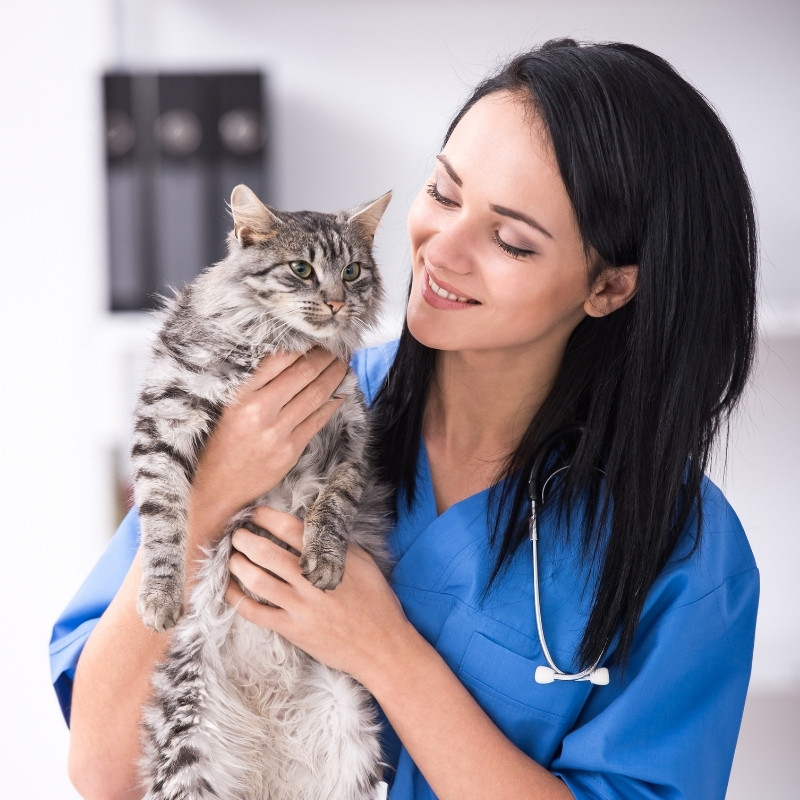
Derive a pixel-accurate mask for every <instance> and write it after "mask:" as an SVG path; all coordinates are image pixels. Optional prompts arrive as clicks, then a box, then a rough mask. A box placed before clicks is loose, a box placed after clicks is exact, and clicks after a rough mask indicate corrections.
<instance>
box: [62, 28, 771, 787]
mask: <svg viewBox="0 0 800 800" xmlns="http://www.w3.org/2000/svg"><path fill="white" fill-rule="evenodd" d="M408 227H409V234H410V241H411V253H412V279H411V287H410V293H409V301H408V313H407V321H406V326H405V328H404V330H403V333H402V336H401V339H400V341H399V343H396V344H391V345H387V346H384V347H381V348H377V349H374V350H370V351H366V352H363V353H360V354H358V355H357V356H356V358H355V360H354V364H353V366H354V368H355V370H356V372H357V373H358V375H359V378H360V381H361V385H362V388H363V390H364V392H365V394H366V396H367V398H368V400H369V401H370V402H371V404H372V406H373V408H374V412H375V417H376V420H377V425H378V435H379V442H378V444H379V448H380V451H381V453H380V456H381V459H380V463H381V464H382V465H384V469H385V473H386V477H387V478H388V479H389V480H390V481H391V482H392V483H393V485H394V486H395V487H396V490H397V506H396V512H397V517H396V524H395V527H394V529H393V532H392V534H391V543H392V547H393V550H394V554H395V557H396V559H397V565H396V567H395V570H394V572H393V575H392V579H391V582H390V583H387V582H386V581H385V580H384V579H383V577H382V576H381V574H380V572H379V570H378V569H377V568H376V567H375V565H374V563H373V562H372V561H371V560H370V559H369V558H368V557H367V556H366V555H365V554H364V553H362V552H359V551H358V550H356V549H352V550H351V552H350V553H349V554H348V559H347V565H346V570H345V577H344V580H343V582H342V584H341V585H340V586H339V587H338V588H337V589H336V590H334V591H331V592H322V591H319V590H317V589H315V588H314V587H313V586H311V585H310V584H309V583H308V582H307V581H305V580H304V579H303V578H302V576H301V574H300V569H299V564H298V561H297V559H295V558H294V557H293V556H292V555H291V554H290V553H289V552H288V551H286V550H284V549H281V548H279V547H277V546H274V545H273V544H271V543H270V542H269V541H268V540H266V539H262V538H260V537H257V536H255V535H253V534H250V533H248V532H247V531H244V530H242V531H238V532H237V533H236V534H235V535H234V547H235V551H236V552H235V554H234V555H233V557H232V559H231V562H230V569H231V572H232V573H233V574H234V575H236V576H237V577H238V578H239V580H240V581H241V582H242V584H244V585H245V586H247V587H249V588H250V589H252V590H253V591H254V592H256V593H257V594H258V595H260V596H263V597H265V598H267V599H269V600H270V601H271V602H272V603H274V607H268V606H263V605H259V604H257V603H255V602H253V601H251V600H249V599H248V598H245V597H243V595H242V593H241V591H240V590H239V589H238V587H237V586H236V584H235V583H231V585H230V587H229V589H228V594H227V597H228V600H229V602H231V603H232V604H238V609H239V613H241V614H242V615H243V616H244V617H246V618H247V619H249V620H251V621H252V622H255V623H256V624H259V625H263V626H266V627H270V628H273V629H274V630H276V631H278V632H279V633H281V634H283V635H284V636H286V637H287V638H288V639H290V640H291V641H293V642H294V643H296V644H297V645H299V646H300V647H302V648H303V649H305V650H307V651H308V652H309V653H311V654H312V655H313V656H315V657H316V658H318V659H320V660H322V661H323V662H325V663H327V664H329V665H331V666H333V667H336V668H339V669H342V670H345V671H347V672H349V673H350V674H352V675H353V676H355V677H356V678H357V679H358V680H359V681H361V682H362V683H363V684H364V685H365V686H366V687H367V688H368V689H369V690H370V691H371V692H372V693H373V694H374V696H375V698H376V699H377V701H378V703H379V704H380V706H381V708H382V710H383V712H384V713H385V715H386V718H387V720H388V723H389V726H387V736H386V755H387V760H388V761H389V762H390V763H391V765H392V770H391V772H390V774H389V775H388V776H387V778H388V780H389V782H390V783H391V789H390V797H391V798H393V800H395V799H396V800H406V799H407V798H415V800H421V798H431V797H434V796H436V797H439V798H442V800H446V799H447V798H453V800H466V799H467V798H480V800H487V799H489V798H512V797H513V798H569V797H573V796H574V797H576V798H612V797H613V798H617V797H625V798H702V799H703V800H709V798H722V797H724V795H725V788H726V785H727V779H728V774H729V770H730V765H731V761H732V757H733V751H734V746H735V742H736V737H737V733H738V729H739V723H740V720H741V714H742V708H743V704H744V698H745V694H746V690H747V684H748V680H749V674H750V664H751V658H752V647H753V634H754V627H755V617H756V607H757V602H758V573H757V569H756V567H755V564H754V561H753V557H752V554H751V552H750V549H749V546H748V544H747V540H746V538H745V535H744V533H743V531H742V529H741V526H740V524H739V522H738V520H737V519H736V516H735V514H734V513H733V511H732V510H731V508H730V507H729V505H728V504H727V503H726V501H725V499H724V498H723V496H722V495H721V493H720V492H719V490H718V489H717V488H716V487H714V486H713V484H711V483H710V482H709V481H708V480H707V479H705V478H704V477H703V471H704V468H705V467H706V465H707V463H708V459H709V452H710V448H711V446H712V444H713V442H714V440H715V436H716V434H717V433H718V431H719V429H720V426H721V425H723V424H724V422H725V420H726V418H727V416H728V415H729V414H730V412H731V410H732V409H733V408H734V406H735V404H736V401H737V400H738V398H739V397H740V395H741V393H742V390H743V388H744V385H745V381H746V378H747V376H748V373H749V369H750V365H751V360H752V355H753V346H754V337H755V320H754V316H755V313H754V310H755V265H756V235H755V222H754V217H753V209H752V203H751V198H750V192H749V188H748V184H747V180H746V178H745V175H744V173H743V170H742V167H741V163H740V160H739V158H738V156H737V153H736V149H735V147H734V145H733V143H732V142H731V140H730V137H729V136H728V134H727V132H726V130H725V128H724V127H723V125H722V124H721V123H720V121H719V120H718V118H717V116H716V115H715V114H714V112H713V111H712V110H711V108H710V107H709V106H708V104H707V103H706V101H705V100H704V99H703V98H702V97H701V96H700V95H699V94H698V93H697V92H696V91H695V90H694V89H692V88H691V87H690V86H689V85H688V84H687V83H686V82H685V81H684V80H683V79H682V78H680V77H679V76H678V75H677V74H676V73H675V72H674V71H673V70H672V68H671V67H670V66H669V65H668V64H666V63H665V62H664V61H663V60H661V59H660V58H658V57H656V56H654V55H653V54H651V53H649V52H647V51H644V50H641V49H639V48H636V47H633V46H630V45H622V44H607V45H586V46H579V45H577V44H576V43H574V42H572V41H556V42H550V43H548V44H546V45H544V46H543V47H541V48H540V49H538V50H535V51H533V52H530V53H527V54H525V55H523V56H520V57H518V58H515V59H514V60H513V61H512V62H511V63H509V64H508V65H507V66H506V67H505V68H503V69H502V71H500V72H499V73H498V74H496V75H495V76H493V77H491V78H490V79H488V80H487V81H486V82H485V83H483V84H482V85H481V86H479V87H478V88H477V89H476V91H475V93H474V94H473V96H472V97H471V98H470V99H469V101H468V102H467V103H466V105H465V106H464V108H463V109H462V110H461V111H460V112H459V114H458V115H457V117H456V119H455V120H454V122H453V124H452V125H451V127H450V130H449V131H448V133H447V136H446V139H445V144H444V147H443V149H442V151H441V153H440V154H439V156H438V157H437V159H436V165H435V169H434V172H433V175H432V176H431V178H430V181H429V182H428V184H427V185H426V186H425V187H423V189H422V190H421V192H420V194H419V196H418V198H417V199H416V201H415V202H414V204H413V206H412V209H411V212H410V214H409V223H408ZM343 372H344V367H343V366H342V365H341V364H339V363H337V362H335V361H333V360H332V359H331V357H330V356H329V355H327V354H326V353H325V352H324V351H314V352H312V353H311V354H310V355H309V356H308V357H307V358H300V359H297V358H295V357H292V356H286V357H276V358H274V359H270V360H268V361H266V362H264V364H263V365H262V367H261V369H260V370H259V373H258V374H257V375H256V376H255V378H254V379H253V381H251V382H250V384H249V385H248V387H247V390H246V391H245V392H243V393H242V394H241V397H240V399H239V401H238V402H237V403H236V404H234V405H232V406H231V407H229V408H228V409H227V410H226V412H225V413H224V415H223V417H222V419H221V421H220V424H219V427H218V428H217V429H216V431H215V433H214V435H213V437H212V439H211V441H210V443H209V445H208V447H207V449H206V451H205V453H204V455H203V458H202V461H201V464H200V467H199V469H198V472H197V476H196V479H195V481H194V486H193V494H192V501H191V509H190V520H189V527H190V534H191V539H192V542H193V543H194V550H193V552H192V553H190V555H189V562H190V564H191V563H193V560H194V559H193V558H192V556H193V555H196V553H197V548H199V547H200V546H202V545H203V544H204V543H207V542H208V541H209V540H210V539H212V538H213V537H214V536H215V535H218V532H219V531H221V530H222V529H223V527H224V522H225V520H226V519H228V518H229V517H230V516H231V514H232V513H234V512H235V511H236V510H237V509H238V508H240V507H241V506H243V505H244V504H245V503H246V502H247V501H248V500H249V499H250V498H251V497H254V496H256V495H258V494H259V493H261V492H263V491H265V490H266V489H268V488H269V487H271V486H273V485H274V484H275V483H277V482H278V481H279V480H280V478H281V477H282V476H283V475H284V474H285V473H286V472H287V471H288V469H289V468H290V467H291V465H292V464H293V463H294V461H295V460H296V459H297V457H298V455H299V453H300V452H301V451H302V449H303V447H304V446H305V444H306V443H307V442H308V441H309V439H310V438H311V437H312V436H313V434H314V433H315V432H316V431H317V430H319V428H320V427H321V426H322V425H324V424H325V422H326V421H327V420H328V419H329V418H330V416H331V414H332V413H333V411H334V410H335V407H336V403H335V402H331V401H328V400H327V398H329V397H330V396H331V393H333V392H334V391H335V388H336V386H337V385H338V382H339V381H340V380H341V378H342V375H343ZM565 430H566V432H565V433H564V432H563V431H565ZM234 454H235V458H233V457H232V456H233V455H234ZM534 464H539V465H541V467H542V469H541V470H539V468H538V467H537V469H536V470H534V472H535V477H536V478H540V479H541V480H540V481H539V482H547V489H546V491H545V492H544V495H545V500H546V503H545V504H544V505H541V504H540V507H539V509H538V513H537V515H536V516H537V520H538V552H537V555H538V558H537V567H538V568H537V569H536V574H537V579H536V581H534V577H533V575H534V570H533V569H532V558H531V545H530V543H529V539H528V537H529V525H528V519H529V512H530V501H529V499H528V477H529V474H530V473H531V470H532V469H533V467H534ZM565 467H566V468H565ZM549 476H555V477H553V478H552V480H549V481H548V477H549ZM535 483H536V481H535ZM540 499H541V498H540ZM256 520H257V522H258V523H259V524H260V525H262V526H263V527H265V528H267V529H269V530H271V531H272V532H273V533H275V534H276V535H277V536H278V537H279V538H281V539H283V540H284V541H286V542H288V543H289V544H292V545H294V546H295V547H297V546H298V545H299V543H300V541H301V535H302V526H301V523H300V522H299V521H298V520H296V519H295V518H293V517H290V516H288V515H285V514H281V513H278V512H276V511H274V510H270V509H260V510H259V511H258V512H257V515H256ZM137 541H138V529H137V521H136V516H135V512H134V513H133V514H132V515H130V516H129V517H128V519H127V520H126V522H125V523H124V524H123V526H122V528H121V530H120V532H119V533H118V535H117V537H116V538H115V541H114V543H113V544H112V546H111V548H110V549H109V552H108V553H107V554H106V556H105V557H104V560H103V561H102V562H101V564H100V565H98V568H97V569H96V570H95V573H94V574H93V577H91V578H90V580H89V581H88V582H87V583H86V584H85V585H84V588H83V589H82V591H81V593H80V594H79V595H78V597H77V598H76V599H75V601H73V603H72V605H71V606H70V609H68V611H67V612H65V615H64V617H63V618H62V620H60V621H59V623H58V625H57V627H56V631H55V634H54V644H53V650H54V670H53V671H54V676H55V682H56V689H57V691H58V692H59V696H60V698H61V700H62V705H63V706H64V708H65V711H66V713H67V714H68V715H69V714H70V709H71V728H72V749H71V757H70V759H71V774H72V776H73V779H74V781H75V783H76V785H78V787H79V788H80V790H81V791H82V793H83V794H84V795H85V796H86V797H87V798H94V797H103V798H108V797H134V796H135V790H134V789H133V787H134V786H135V761H136V754H137V751H138V724H139V713H140V708H141V705H142V701H143V699H144V697H145V695H146V693H147V691H148V686H149V675H150V671H151V669H152V667H153V664H154V663H155V662H156V661H157V659H158V658H159V656H160V654H161V653H162V652H163V651H164V648H165V639H166V636H165V635H164V634H156V633H153V632H151V631H148V630H146V629H145V628H144V627H143V626H142V625H141V623H140V622H139V620H138V618H137V616H136V612H135V597H136V590H137V586H138V575H139V567H138V559H137V557H136V548H137ZM131 563H132V566H131ZM274 576H278V577H277V578H276V577H274ZM120 583H121V586H120ZM534 584H536V586H534ZM535 588H536V590H537V592H538V590H539V589H540V590H541V592H540V599H541V603H540V605H541V608H540V610H537V609H535V607H534V605H535V604H534V600H533V595H534V589H535ZM537 616H541V622H542V625H543V628H544V631H545V633H546V638H544V639H543V638H542V637H540V635H539V632H538V630H537ZM79 655H80V661H79V662H78V656H79ZM550 658H552V659H553V661H554V663H555V664H556V668H555V669H553V668H551V669H550V671H549V672H548V670H547V669H545V670H544V679H547V678H548V677H550V678H552V677H555V678H556V680H554V681H553V682H550V683H539V682H537V680H536V679H535V675H537V674H539V677H540V679H541V678H542V675H541V674H540V673H537V667H539V666H545V667H547V666H548V663H549V659H550ZM76 663H77V670H76V668H75V665H76ZM602 667H605V668H606V669H608V671H609V674H608V677H609V682H608V684H607V685H602V680H600V679H598V676H597V675H595V676H592V677H594V678H595V681H590V680H583V681H577V680H573V681H570V680H566V679H562V678H565V677H566V678H568V677H569V675H566V676H565V675H562V674H560V673H561V672H562V671H563V672H564V673H570V674H574V673H576V672H579V671H582V670H583V671H586V672H587V673H588V672H591V671H592V670H593V669H594V668H597V669H598V670H599V669H600V668H602ZM73 678H74V687H73ZM73 688H74V694H72V695H71V698H70V694H71V691H72V689H73Z"/></svg>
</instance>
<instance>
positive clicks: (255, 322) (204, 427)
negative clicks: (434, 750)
mask: <svg viewBox="0 0 800 800" xmlns="http://www.w3.org/2000/svg"><path fill="white" fill-rule="evenodd" d="M390 197H391V194H390V193H387V194H385V195H383V196H382V197H380V198H379V199H378V200H375V201H374V202H372V203H368V204H366V205H364V206H360V207H358V208H355V209H352V210H351V211H348V212H340V213H338V214H322V213H317V212H310V211H301V212H293V213H289V212H283V211H276V210H273V209H270V208H268V207H267V206H266V205H264V204H263V203H262V202H261V201H260V200H259V199H258V197H257V196H256V195H255V194H254V193H253V192H252V191H251V190H250V189H249V188H247V187H246V186H243V185H240V186H237V187H236V188H235V189H234V190H233V193H232V195H231V201H230V206H231V212H232V215H233V221H234V228H233V231H232V232H231V234H230V235H229V239H228V249H229V252H228V255H227V257H226V258H224V259H223V260H222V261H220V262H219V263H217V264H215V265H214V266H212V267H210V268H209V269H207V270H206V271H205V272H203V273H202V274H201V275H200V276H199V277H198V278H197V279H196V280H195V281H194V282H193V283H192V284H190V285H189V286H188V287H187V288H186V289H185V290H184V291H183V292H182V293H180V294H178V295H177V296H176V297H175V298H174V299H172V300H170V301H167V304H166V308H165V311H164V312H163V314H164V318H163V321H162V326H161V329H160V331H159V333H158V335H157V337H156V340H155V343H154V346H153V351H152V355H151V361H150V366H149V369H148V372H147V377H146V379H145V383H144V387H143V389H142V392H141V394H140V397H139V401H138V404H137V408H136V413H135V433H134V442H133V450H132V464H133V469H134V499H135V502H136V505H137V507H138V510H139V515H140V521H141V531H142V543H141V553H142V571H143V576H142V583H141V587H140V590H139V597H138V604H137V610H138V612H139V614H140V616H141V617H142V620H143V621H144V623H145V624H146V625H148V626H149V627H151V628H153V629H155V630H159V631H160V630H165V629H167V628H170V627H172V626H175V625H177V627H176V628H175V630H174V631H173V633H172V638H171V646H170V649H169V652H168V654H167V656H166V659H165V661H164V662H163V663H162V664H160V665H159V666H158V667H157V668H156V670H155V673H154V675H153V696H152V699H151V701H150V702H149V704H148V706H147V707H146V708H145V712H144V737H145V739H144V745H143V750H144V757H143V762H142V772H143V780H144V784H145V790H146V800H178V798H180V800H206V799H208V800H211V798H214V800H267V798H269V800H301V798H304V799H305V798H314V800H366V798H370V797H372V796H373V794H374V792H375V791H376V786H377V784H378V781H379V780H380V747H379V743H378V727H377V723H376V720H375V712H374V708H373V704H372V700H371V698H370V696H369V695H368V694H367V692H366V690H365V689H363V687H361V686H360V685H359V684H357V683H356V682H355V681H354V680H353V679H352V678H350V677H349V676H347V675H344V674H342V673H339V672H337V671H335V670H331V669H329V668H327V667H325V666H323V665H321V664H320V663H318V662H316V661H314V660H313V659H312V658H311V657H310V656H308V655H306V654H305V653H304V652H302V651H301V650H299V649H297V648H296V647H294V646H293V645H291V644H290V643H288V642H287V641H286V640H285V639H283V638H282V637H281V636H279V635H278V634H275V633H273V632H271V631H268V630H265V629H262V628H260V627H258V626H256V625H253V624H252V623H249V622H247V621H246V620H244V619H243V618H242V617H240V616H239V615H238V614H236V612H235V611H234V610H233V609H231V608H230V607H229V606H228V605H227V604H226V603H225V600H224V591H225V587H226V584H227V581H228V575H229V573H228V560H229V557H230V553H231V545H230V534H231V533H232V532H233V530H235V529H236V528H237V527H241V526H242V525H245V526H246V527H249V528H250V529H251V530H255V532H257V533H260V534H261V535H266V536H269V534H268V533H267V532H266V531H263V530H261V529H259V528H257V527H256V526H255V525H253V523H251V522H249V518H248V517H249V513H250V512H252V509H253V508H254V507H256V506H259V505H268V506H271V507H273V508H277V509H279V510H283V511H288V512H291V513H293V514H296V515H297V516H299V517H301V518H303V519H304V544H303V553H302V558H301V566H302V568H303V574H304V575H305V576H306V577H307V578H308V579H309V580H310V581H312V582H313V583H314V584H315V585H317V586H319V587H320V588H326V589H330V588H333V587H335V586H336V585H337V584H338V582H339V581H340V580H341V576H342V571H343V569H344V557H345V552H346V548H347V543H348V541H350V542H356V543H358V544H359V545H361V546H362V547H364V548H365V549H366V550H367V551H368V552H370V553H371V554H372V555H373V556H374V557H375V558H376V560H377V561H378V563H379V564H380V565H381V567H382V568H383V569H384V571H387V570H388V561H387V558H386V553H385V550H384V544H383V542H384V536H383V534H384V531H385V527H386V516H387V515H386V502H385V498H386V492H385V491H384V489H383V488H382V487H381V486H379V485H377V484H376V483H375V481H374V477H373V476H374V469H372V468H371V465H370V463H369V455H368V454H369V449H370V448H369V427H368V419H367V414H366V410H365V406H364V401H363V397H362V396H361V394H360V392H359V390H358V386H357V382H356V378H355V376H354V375H353V374H352V372H349V373H348V374H347V376H346V377H345V379H344V381H343V382H342V384H341V386H340V387H339V389H338V390H337V393H338V394H344V395H346V397H345V400H344V402H343V404H342V406H341V407H340V408H339V409H338V410H337V412H336V414H335V415H334V417H333V419H332V420H331V421H330V422H329V423H328V424H327V425H326V427H325V428H324V429H323V430H322V431H321V432H320V433H319V434H317V435H316V436H315V437H314V439H313V440H312V441H311V443H310V444H309V446H308V447H307V448H306V450H305V451H304V453H303V454H302V456H301V457H300V459H299V461H298V462H297V464H296V465H295V467H294V468H293V469H292V470H291V471H290V472H289V474H288V475H287V476H286V478H285V479H284V480H283V481H282V482H281V483H280V484H279V485H278V486H277V487H276V488H275V489H273V490H271V491H270V492H269V493H267V494H266V495H264V496H262V497H259V498H256V499H254V501H253V503H252V504H251V505H250V506H248V508H246V509H244V510H243V512H242V513H240V514H239V515H238V516H237V517H236V518H235V519H233V520H231V522H230V523H229V525H228V528H227V530H226V532H225V534H224V535H223V537H222V538H221V539H220V541H219V542H218V544H216V545H215V546H214V547H213V548H212V549H211V551H210V552H209V553H208V554H207V557H206V560H205V562H204V564H203V566H202V567H201V569H200V572H199V574H198V578H197V582H196V584H195V586H194V587H193V589H192V594H191V597H190V600H189V607H188V610H187V613H186V615H184V614H183V611H184V610H183V604H182V598H183V594H184V580H185V556H186V538H187V531H186V506H187V496H188V492H189V487H190V483H191V481H192V478H193V475H194V471H195V468H196V465H197V459H198V455H199V453H200V451H201V450H202V448H203V445H204V443H205V442H206V441H207V439H208V437H209V435H210V434H211V432H212V431H213V429H214V425H215V422H216V421H217V419H218V418H219V415H220V412H221V410H222V408H223V407H224V405H225V404H226V403H227V402H229V401H230V400H231V399H232V397H233V396H234V393H235V392H236V389H237V387H238V386H239V385H240V384H241V383H242V382H243V381H244V380H246V379H247V378H248V377H249V376H250V375H251V374H252V373H253V371H254V370H255V369H256V367H257V366H258V364H259V362H260V361H261V359H262V358H263V357H264V356H265V355H267V354H269V353H274V352H276V351H292V352H306V351H308V350H309V349H310V348H311V347H313V346H315V345H320V344H321V345H322V346H324V347H325V348H327V349H328V350H330V351H331V352H333V353H335V354H336V355H337V356H339V357H340V358H343V359H349V357H350V355H351V354H352V352H353V350H354V349H355V348H357V347H358V346H360V344H361V340H362V335H363V333H364V331H366V330H368V329H369V328H370V327H372V326H374V325H375V323H376V322H377V318H378V309H379V304H380V301H381V299H382V296H383V289H382V285H381V279H380V276H379V274H378V271H377V269H376V267H375V263H374V261H373V258H372V243H373V237H374V234H375V229H376V228H377V225H378V223H379V222H380V219H381V217H382V215H383V212H384V211H385V209H386V206H387V204H388V202H389V200H390Z"/></svg>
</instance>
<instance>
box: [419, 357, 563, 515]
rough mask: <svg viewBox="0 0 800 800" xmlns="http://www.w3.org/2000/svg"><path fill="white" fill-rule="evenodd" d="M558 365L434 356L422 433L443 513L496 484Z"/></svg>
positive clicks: (527, 359)
mask: <svg viewBox="0 0 800 800" xmlns="http://www.w3.org/2000/svg"><path fill="white" fill-rule="evenodd" d="M559 363H560V361H559V360H555V361H554V362H553V363H547V361H543V360H542V359H541V358H534V357H530V356H529V355H528V354H519V353H507V352H505V351H504V352H503V353H501V354H497V353H488V352H482V353H475V352H469V353H464V352H444V351H440V352H439V353H438V354H437V359H436V367H435V370H434V375H433V378H432V380H431V385H430V389H429V393H428V401H427V406H426V409H425V416H424V418H423V424H422V432H423V437H424V440H425V446H426V449H427V452H428V458H429V461H430V464H431V472H432V476H433V480H434V491H435V494H436V499H437V506H438V508H439V511H440V512H441V511H443V510H444V509H446V508H447V507H449V506H450V505H452V503H454V502H457V501H459V500H461V499H463V498H464V497H468V496H469V495H471V494H474V493H476V492H478V491H482V490H483V489H485V488H487V487H488V486H491V485H492V484H493V483H494V482H495V481H496V479H497V477H498V474H499V473H500V471H501V469H502V467H503V466H504V464H505V462H506V460H507V458H508V457H509V456H510V455H511V453H513V452H514V450H515V449H516V447H517V445H518V444H519V441H520V439H521V438H522V436H523V434H524V433H525V431H526V430H527V428H528V426H529V425H530V422H531V420H532V419H533V417H534V416H535V414H536V412H537V411H538V410H539V408H540V406H541V405H542V403H543V402H544V399H545V397H546V396H547V393H548V392H549V391H550V388H551V386H552V383H553V381H554V379H555V375H556V371H557V369H558V364H559Z"/></svg>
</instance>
